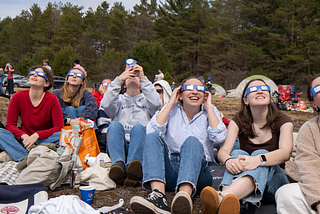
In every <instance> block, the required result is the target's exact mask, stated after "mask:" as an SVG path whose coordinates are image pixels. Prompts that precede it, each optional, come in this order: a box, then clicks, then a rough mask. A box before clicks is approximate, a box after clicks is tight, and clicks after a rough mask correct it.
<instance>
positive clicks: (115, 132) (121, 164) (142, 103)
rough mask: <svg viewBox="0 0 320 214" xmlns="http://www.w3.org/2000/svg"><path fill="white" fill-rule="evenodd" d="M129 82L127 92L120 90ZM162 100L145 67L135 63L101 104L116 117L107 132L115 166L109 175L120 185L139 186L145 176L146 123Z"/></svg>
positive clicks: (109, 91) (112, 86)
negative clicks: (143, 175) (143, 160)
mask: <svg viewBox="0 0 320 214" xmlns="http://www.w3.org/2000/svg"><path fill="white" fill-rule="evenodd" d="M123 83H125V88H126V92H125V93H124V94H119V92H120V90H121V85H122V84H123ZM161 104H162V101H161V99H160V96H159V94H158V93H157V92H156V90H155V88H154V86H153V85H152V83H151V82H150V81H149V80H148V78H147V77H146V76H145V75H144V72H143V68H142V67H141V66H140V65H138V64H135V65H133V66H132V68H127V69H126V70H125V71H124V72H123V73H122V74H121V75H119V76H117V77H116V78H115V79H114V80H113V81H112V82H111V84H110V85H109V87H108V91H107V92H106V94H105V96H104V97H103V99H102V101H101V104H100V105H101V107H102V108H103V109H104V111H105V112H106V114H107V115H108V116H109V117H110V118H111V119H112V122H111V123H110V125H109V127H108V132H107V153H108V154H109V156H110V159H111V162H112V167H111V168H110V171H109V177H110V178H111V179H112V180H114V181H115V182H116V183H117V184H118V185H123V184H124V185H126V186H136V185H137V184H138V181H139V180H141V179H142V165H141V163H142V156H143V155H142V154H143V152H142V151H143V143H144V139H145V136H146V128H145V126H146V125H147V123H148V122H149V120H150V119H151V117H152V116H153V115H154V114H155V112H156V111H157V110H158V109H159V107H160V106H161Z"/></svg>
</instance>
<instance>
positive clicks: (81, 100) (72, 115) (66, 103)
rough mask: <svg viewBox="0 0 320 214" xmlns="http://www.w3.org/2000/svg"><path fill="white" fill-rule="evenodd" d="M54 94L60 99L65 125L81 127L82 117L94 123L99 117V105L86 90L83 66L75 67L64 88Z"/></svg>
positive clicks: (68, 75)
mask: <svg viewBox="0 0 320 214" xmlns="http://www.w3.org/2000/svg"><path fill="white" fill-rule="evenodd" d="M52 93H53V94H55V95H56V96H57V97H58V99H59V102H60V105H61V108H62V113H63V118H64V123H65V125H79V124H80V117H81V118H83V119H90V120H92V121H93V120H94V119H95V118H96V117H97V111H98V107H97V103H96V100H95V99H94V97H93V95H92V94H91V93H90V92H89V91H88V90H86V72H85V70H84V69H83V68H82V67H81V66H75V67H73V68H72V69H71V70H70V71H69V72H68V74H67V77H66V81H65V83H64V85H63V87H62V88H61V89H57V90H54V91H53V92H52Z"/></svg>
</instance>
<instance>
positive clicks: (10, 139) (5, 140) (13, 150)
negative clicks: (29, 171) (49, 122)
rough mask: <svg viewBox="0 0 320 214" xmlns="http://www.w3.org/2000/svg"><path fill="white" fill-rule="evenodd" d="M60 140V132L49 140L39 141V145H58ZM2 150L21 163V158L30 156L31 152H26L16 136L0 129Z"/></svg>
mask: <svg viewBox="0 0 320 214" xmlns="http://www.w3.org/2000/svg"><path fill="white" fill-rule="evenodd" d="M59 138H60V132H55V133H53V135H51V136H50V137H48V138H45V139H42V140H38V141H37V143H38V144H42V143H54V144H58V143H59ZM0 149H2V150H4V151H6V152H7V153H8V155H10V157H11V158H12V159H13V160H14V161H19V160H20V158H23V157H25V156H27V155H28V154H29V151H28V150H26V149H25V148H24V146H23V144H22V142H19V141H18V140H17V139H16V138H15V136H14V135H13V134H12V133H11V132H9V131H8V130H6V129H1V128H0Z"/></svg>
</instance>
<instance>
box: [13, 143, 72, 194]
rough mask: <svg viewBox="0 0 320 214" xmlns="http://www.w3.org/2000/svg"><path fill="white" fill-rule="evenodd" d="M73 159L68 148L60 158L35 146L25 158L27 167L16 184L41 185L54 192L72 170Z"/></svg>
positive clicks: (44, 148)
mask: <svg viewBox="0 0 320 214" xmlns="http://www.w3.org/2000/svg"><path fill="white" fill-rule="evenodd" d="M75 158H76V156H75V155H72V150H71V149H70V148H69V147H68V146H67V147H66V148H65V150H64V152H63V154H62V155H61V156H59V155H58V153H57V152H55V151H53V150H51V149H49V148H48V147H46V146H41V145H40V146H37V147H35V148H33V149H32V150H31V151H30V153H29V155H28V156H27V167H26V168H25V169H24V170H22V172H21V173H20V175H19V177H18V178H17V180H16V184H32V183H43V184H44V186H46V187H49V188H50V189H51V190H54V189H55V188H57V187H59V186H60V185H61V184H62V182H63V181H64V179H65V178H66V176H67V175H68V172H69V171H70V170H71V169H72V167H73V164H74V163H75Z"/></svg>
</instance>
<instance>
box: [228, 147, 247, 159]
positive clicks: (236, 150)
mask: <svg viewBox="0 0 320 214" xmlns="http://www.w3.org/2000/svg"><path fill="white" fill-rule="evenodd" d="M230 155H231V156H232V157H233V158H237V157H238V156H239V155H249V154H248V152H246V151H243V150H241V149H235V150H233V151H232V152H231V154H230Z"/></svg>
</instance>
